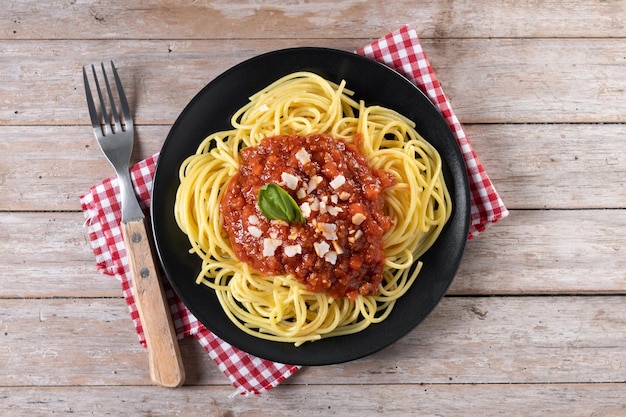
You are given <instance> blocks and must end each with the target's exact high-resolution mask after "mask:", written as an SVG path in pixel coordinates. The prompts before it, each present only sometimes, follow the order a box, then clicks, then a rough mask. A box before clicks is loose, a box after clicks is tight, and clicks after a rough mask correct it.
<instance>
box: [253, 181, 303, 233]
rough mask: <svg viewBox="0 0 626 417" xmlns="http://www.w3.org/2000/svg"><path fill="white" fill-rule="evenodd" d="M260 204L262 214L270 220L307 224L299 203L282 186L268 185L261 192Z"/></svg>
mask: <svg viewBox="0 0 626 417" xmlns="http://www.w3.org/2000/svg"><path fill="white" fill-rule="evenodd" d="M258 204H259V208H260V209H261V213H263V215H264V216H265V217H266V218H268V219H270V220H284V221H286V222H289V223H305V222H306V220H305V219H304V216H303V215H302V211H301V210H300V207H298V203H296V201H295V200H294V199H293V197H291V196H290V195H289V193H287V192H286V191H285V190H283V189H282V188H280V186H278V185H276V184H274V183H268V184H265V185H264V186H262V187H261V189H260V190H259V196H258Z"/></svg>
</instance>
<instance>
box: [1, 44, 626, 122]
mask: <svg viewBox="0 0 626 417" xmlns="http://www.w3.org/2000/svg"><path fill="white" fill-rule="evenodd" d="M368 42H369V40H368V39H364V38H359V39H321V40H317V39H315V40H313V39H301V38H295V39H282V38H281V39H272V40H266V39H259V40H232V41H228V42H225V41H223V40H94V41H81V40H77V41H74V40H58V41H47V40H46V41H39V42H32V41H14V42H10V43H8V44H0V59H2V60H6V61H7V63H6V67H5V68H6V70H5V71H4V73H3V76H4V77H5V78H4V80H5V82H4V83H2V84H0V96H2V97H5V101H4V103H3V104H2V106H0V125H36V124H39V125H59V124H61V125H70V124H84V123H85V122H86V121H88V120H89V118H88V115H87V110H86V105H85V97H84V91H83V89H82V87H81V83H82V80H81V74H80V69H81V67H82V66H84V65H88V64H92V63H94V62H96V63H97V62H100V61H101V60H103V59H105V60H108V59H113V60H114V61H115V63H116V66H117V68H118V71H119V73H120V77H121V79H122V82H123V83H124V89H125V91H126V94H127V96H128V99H129V102H130V105H131V108H132V109H133V112H134V119H135V122H136V123H137V124H168V125H169V124H171V123H173V122H174V121H175V119H176V118H177V117H178V115H179V113H180V112H181V111H182V110H183V108H184V107H185V106H186V105H187V103H188V102H189V101H190V100H191V99H192V98H193V97H194V96H195V95H196V93H197V92H198V91H200V89H201V88H202V87H204V86H205V85H206V84H207V83H208V82H209V81H211V80H212V79H214V78H215V77H216V76H217V75H219V74H221V73H222V72H224V71H226V70H227V69H228V68H230V67H231V66H233V65H235V64H237V63H239V62H241V61H244V60H245V59H248V58H251V57H253V56H255V55H258V54H261V53H264V52H268V51H271V50H275V49H280V48H287V47H294V46H321V47H333V48H337V49H343V50H347V51H353V50H355V49H356V48H358V47H360V46H362V45H364V44H366V43H368ZM423 46H424V49H425V50H426V51H428V52H427V54H428V56H429V58H430V60H431V62H432V65H433V67H434V69H435V71H436V72H437V76H438V77H439V80H440V82H441V83H442V85H443V87H444V89H445V91H446V93H447V94H448V96H449V98H450V99H451V100H452V103H453V108H454V109H455V112H456V113H457V116H458V117H459V119H460V120H461V122H463V123H511V122H514V123H571V122H574V123H609V122H611V123H623V122H626V103H625V101H624V100H623V96H624V91H625V90H626V77H624V76H623V75H624V71H625V69H626V55H625V54H624V51H623V40H622V39H619V38H617V39H616V38H601V39H573V40H572V39H489V40H485V39H452V40H441V39H436V40H425V41H424V43H423ZM68 51H72V54H71V55H70V56H68V57H67V58H65V59H62V60H60V58H59V57H60V56H66V55H67V52H68ZM102 51H107V53H106V54H103V52H102ZM476 86H480V88H476ZM83 108H85V109H84V110H83Z"/></svg>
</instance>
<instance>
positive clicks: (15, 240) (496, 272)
mask: <svg viewBox="0 0 626 417" xmlns="http://www.w3.org/2000/svg"><path fill="white" fill-rule="evenodd" d="M83 222H84V220H83V215H82V213H0V259H2V262H0V297H29V298H30V297H119V296H120V295H121V293H120V286H119V283H118V282H117V281H116V280H115V279H114V278H111V277H108V276H104V275H101V274H100V273H98V272H96V267H95V258H94V256H93V253H92V252H91V249H90V247H89V243H88V238H87V233H86V230H85V228H84V227H83ZM625 228H626V211H624V210H565V211H558V210H538V211H535V210H530V211H524V210H522V211H513V212H512V213H511V215H510V217H509V218H507V219H505V220H502V221H501V222H500V223H498V224H497V225H495V226H493V227H492V228H490V229H489V230H487V232H485V234H484V235H481V236H478V237H477V238H476V239H474V240H472V241H471V242H469V243H468V244H467V250H466V253H465V255H464V258H463V261H462V263H461V266H460V269H459V271H458V273H457V276H456V278H455V280H454V282H453V284H452V287H451V288H450V290H449V294H451V295H496V294H506V295H509V294H611V293H613V294H623V293H624V289H625V288H626V276H625V275H624V273H623V271H624V270H626V260H625V259H626V257H625V256H623V252H624V250H626V235H625V234H624V233H623V230H624V229H625ZM35 237H36V241H35V240H34V239H35ZM34 248H36V250H35V249H34ZM34 259H36V261H33V260H34ZM32 277H40V282H39V283H38V284H37V285H35V284H34V282H33V279H32Z"/></svg>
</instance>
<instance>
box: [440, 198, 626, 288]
mask: <svg viewBox="0 0 626 417" xmlns="http://www.w3.org/2000/svg"><path fill="white" fill-rule="evenodd" d="M625 228H626V212H625V211H624V210H565V211H555V210H548V211H545V210H537V211H535V210H530V211H513V212H512V213H511V215H510V217H509V218H506V219H504V220H502V221H501V222H500V223H498V224H496V225H495V226H493V227H492V228H490V229H489V230H487V231H486V232H485V233H484V235H480V236H478V237H477V238H476V239H474V240H472V241H470V242H469V243H468V244H467V251H466V253H465V255H464V258H463V261H462V263H461V266H460V268H459V271H458V273H457V276H456V278H455V280H454V282H453V284H452V286H451V288H450V290H449V291H450V294H465V295H470V294H494V295H495V294H603V293H616V294H624V292H625V289H626V275H624V271H625V270H626V260H625V259H626V257H625V256H624V250H626V237H625V235H624V230H625Z"/></svg>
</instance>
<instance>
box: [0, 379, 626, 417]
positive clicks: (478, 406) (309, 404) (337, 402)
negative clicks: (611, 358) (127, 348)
mask: <svg viewBox="0 0 626 417" xmlns="http://www.w3.org/2000/svg"><path fill="white" fill-rule="evenodd" d="M621 389H622V387H620V386H619V385H618V386H616V385H611V384H572V385H566V384H550V385H510V384H499V385H448V384H444V385H396V384H393V385H383V386H364V385H345V386H336V385H328V386H317V385H309V386H282V387H279V388H277V389H274V390H273V391H271V392H269V393H266V394H264V395H260V396H255V397H250V398H229V395H230V394H232V390H231V389H230V388H228V387H223V386H218V387H214V386H212V387H203V386H201V387H185V388H183V389H177V390H164V389H162V388H157V387H147V386H129V387H71V389H66V388H56V387H37V388H28V387H15V388H13V387H11V388H0V397H2V398H3V399H4V403H3V405H4V412H5V413H6V414H5V415H6V416H7V417H32V416H39V415H50V414H68V413H73V414H76V415H90V416H94V417H98V416H110V415H115V416H127V415H149V416H151V417H160V416H163V417H165V416H171V415H182V416H195V415H203V416H224V417H225V416H244V415H245V416H248V417H257V416H258V417H263V416H267V415H268V412H269V411H270V410H271V415H272V416H276V417H281V416H283V417H285V416H294V415H311V414H316V415H324V416H328V415H341V416H345V415H358V416H363V417H368V416H380V415H383V414H392V415H394V416H416V415H419V416H423V417H436V416H448V415H455V416H456V415H472V416H482V415H493V416H496V415H506V416H510V417H516V416H519V417H528V415H530V414H529V412H530V410H529V403H532V415H533V416H536V417H583V416H585V417H586V416H596V415H597V416H620V415H623V414H624V412H625V409H624V404H623V396H622V395H621ZM495 393H497V395H495ZM322 399H323V400H322Z"/></svg>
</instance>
